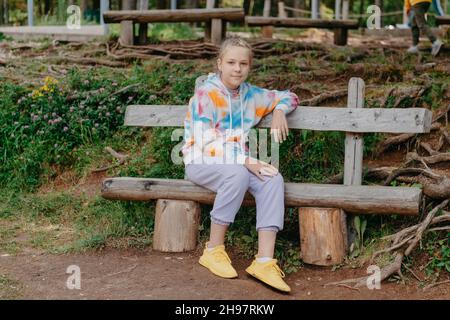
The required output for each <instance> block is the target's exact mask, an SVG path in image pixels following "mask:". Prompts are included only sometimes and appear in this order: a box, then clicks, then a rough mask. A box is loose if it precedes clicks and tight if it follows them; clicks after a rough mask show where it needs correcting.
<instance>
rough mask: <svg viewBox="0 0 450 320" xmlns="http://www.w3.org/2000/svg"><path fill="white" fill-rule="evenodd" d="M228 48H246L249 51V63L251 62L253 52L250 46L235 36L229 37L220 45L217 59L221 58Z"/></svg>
mask: <svg viewBox="0 0 450 320" xmlns="http://www.w3.org/2000/svg"><path fill="white" fill-rule="evenodd" d="M229 47H241V48H246V49H248V51H249V55H250V56H249V58H250V63H251V62H252V60H253V50H252V46H251V45H250V44H249V43H248V42H247V41H245V40H244V39H242V38H240V37H237V36H233V37H229V38H226V39H225V40H224V41H223V42H222V44H221V45H220V49H219V55H218V59H221V60H222V58H223V56H224V54H225V51H226V50H227V49H228V48H229Z"/></svg>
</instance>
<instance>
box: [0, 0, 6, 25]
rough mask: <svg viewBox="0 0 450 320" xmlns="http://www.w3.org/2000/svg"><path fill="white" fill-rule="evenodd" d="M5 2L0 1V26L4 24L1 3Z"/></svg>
mask: <svg viewBox="0 0 450 320" xmlns="http://www.w3.org/2000/svg"><path fill="white" fill-rule="evenodd" d="M4 1H5V0H0V25H2V24H4V19H3V14H4V9H3V2H4Z"/></svg>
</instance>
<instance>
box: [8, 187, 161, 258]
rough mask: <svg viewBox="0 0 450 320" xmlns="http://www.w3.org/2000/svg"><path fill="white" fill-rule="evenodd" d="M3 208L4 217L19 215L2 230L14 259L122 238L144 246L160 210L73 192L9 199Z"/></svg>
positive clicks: (79, 248) (20, 196)
mask: <svg viewBox="0 0 450 320" xmlns="http://www.w3.org/2000/svg"><path fill="white" fill-rule="evenodd" d="M2 203H3V205H2V208H1V209H0V214H1V215H3V216H6V214H8V213H10V212H14V216H11V215H9V214H8V215H9V216H8V217H7V218H5V219H4V220H3V221H2V225H1V229H0V248H1V249H2V250H4V251H6V252H8V253H10V254H17V253H19V252H20V250H21V247H23V246H27V247H31V248H34V249H38V250H41V251H42V250H43V251H45V252H54V253H64V252H74V251H84V250H86V249H98V248H102V247H103V246H104V245H105V244H106V242H107V241H109V240H110V239H111V240H112V239H120V238H122V237H123V238H127V239H126V240H127V243H128V244H133V243H135V244H136V246H140V247H142V243H149V239H150V237H151V234H152V230H153V214H154V208H153V206H152V205H147V204H143V203H131V202H119V201H117V202H114V201H107V200H104V199H102V198H100V197H98V196H93V197H87V196H84V195H83V196H75V195H72V194H70V193H67V192H50V193H47V194H33V193H32V194H19V195H13V196H11V197H7V198H6V197H3V199H2ZM5 213H6V214H5ZM133 239H134V241H133ZM115 243H116V245H117V246H120V243H119V242H117V241H116V242H115Z"/></svg>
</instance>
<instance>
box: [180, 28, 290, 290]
mask: <svg viewBox="0 0 450 320" xmlns="http://www.w3.org/2000/svg"><path fill="white" fill-rule="evenodd" d="M252 58H253V54H252V50H251V47H250V45H249V44H248V43H247V42H246V41H244V40H242V39H240V38H237V37H233V38H228V39H226V40H225V41H224V42H223V44H222V46H221V48H220V51H219V57H218V59H217V67H218V73H217V74H210V75H209V76H208V78H207V79H206V81H205V82H204V84H203V85H202V86H200V87H199V88H197V89H196V91H195V95H194V96H193V97H192V98H191V100H190V103H189V110H188V112H187V115H186V119H185V136H184V139H185V144H184V146H183V148H182V153H183V161H184V163H185V165H186V175H187V178H188V179H189V180H191V181H192V182H194V183H195V184H198V185H201V186H203V187H205V188H208V189H210V190H212V191H214V192H216V193H217V195H216V198H215V201H214V207H213V210H212V211H211V213H210V215H211V231H210V240H209V241H208V242H207V243H206V247H205V249H204V251H203V255H202V256H201V257H200V260H199V263H200V264H201V265H202V266H204V267H206V268H208V269H209V270H210V271H211V272H212V273H214V274H215V275H218V276H220V277H223V278H235V277H237V273H236V270H235V269H234V268H233V266H232V265H231V260H230V258H229V257H228V255H227V253H226V252H225V247H224V238H225V233H226V230H227V228H228V225H229V224H230V223H232V222H233V221H234V218H235V215H236V213H237V212H238V210H239V208H240V206H241V204H242V200H243V198H244V195H245V193H246V191H247V190H248V191H249V192H250V193H251V194H252V195H253V196H254V198H255V201H256V211H257V213H256V220H257V222H256V229H257V231H258V254H257V255H256V257H255V260H254V261H253V262H252V264H251V265H250V266H249V267H248V268H247V269H246V271H247V272H248V273H249V274H251V275H252V276H254V277H255V278H257V279H259V280H261V281H263V282H265V283H266V284H268V285H270V286H272V287H274V288H276V289H278V290H281V291H284V292H289V291H290V288H289V286H288V285H287V284H286V283H285V282H284V280H283V278H284V273H283V271H281V269H280V267H279V266H278V264H277V260H275V259H273V254H274V248H275V239H276V234H277V232H278V231H280V230H282V229H283V220H284V181H283V177H282V176H281V175H280V174H279V173H278V170H277V169H276V168H275V167H273V166H272V165H270V164H268V163H265V162H263V161H260V160H257V159H254V158H251V157H250V156H249V152H248V148H247V146H246V144H245V141H246V138H247V136H248V133H249V131H250V129H251V128H252V127H253V126H255V125H256V124H258V122H259V121H260V120H261V118H263V117H264V116H265V115H267V114H269V113H271V112H272V113H273V120H272V125H271V134H273V135H274V139H275V142H283V141H285V140H286V138H287V135H288V126H287V121H286V117H285V115H286V114H288V113H289V112H292V111H293V110H294V109H295V108H296V107H297V106H298V97H297V96H296V95H295V94H294V93H291V92H289V91H276V90H266V89H262V88H258V87H256V86H252V85H250V84H248V83H247V82H245V80H246V78H247V76H248V73H249V71H250V66H251V63H252Z"/></svg>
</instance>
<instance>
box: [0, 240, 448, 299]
mask: <svg viewBox="0 0 450 320" xmlns="http://www.w3.org/2000/svg"><path fill="white" fill-rule="evenodd" d="M200 251H201V249H200V248H199V249H198V250H196V251H194V252H189V253H162V252H156V251H152V250H150V249H149V250H133V249H128V250H117V249H105V250H102V251H98V252H88V253H80V254H65V255H53V254H48V253H42V252H38V251H35V252H32V251H31V252H27V253H23V254H20V255H17V256H8V255H5V254H0V274H3V275H6V276H7V278H8V279H11V280H13V281H14V283H15V284H16V286H19V287H20V288H21V290H20V291H21V295H20V298H21V299H105V300H109V299H156V300H159V299H167V300H172V299H175V300H178V299H189V300H209V299H218V300H222V299H226V300H241V299H273V300H292V299H294V300H316V299H324V300H334V299H348V300H361V299H365V300H382V299H394V300H397V299H399V300H406V299H450V283H447V284H442V285H440V286H436V287H433V288H430V289H426V290H423V289H422V288H421V287H420V286H419V283H418V282H417V281H415V282H413V281H408V282H407V284H401V283H394V282H383V283H382V284H381V288H380V289H373V290H369V289H368V288H365V287H364V288H360V289H359V290H355V289H349V288H347V287H335V286H327V287H324V284H326V283H329V282H333V281H339V280H343V279H347V278H352V277H360V276H365V275H367V274H366V273H365V271H366V268H360V269H359V268H358V269H350V268H342V269H338V270H335V271H332V270H331V268H330V267H317V266H304V267H303V268H302V269H300V271H298V272H296V273H293V274H290V275H288V276H286V279H285V280H286V282H287V283H288V284H290V286H291V288H292V292H291V293H290V294H284V293H279V292H277V291H276V290H273V289H271V288H270V287H268V286H266V285H264V284H262V283H260V282H259V281H257V280H255V279H254V278H252V277H251V276H249V275H247V274H246V272H245V268H246V267H247V266H248V265H249V264H250V262H251V261H249V260H245V259H242V258H240V257H238V256H236V255H235V254H234V253H233V252H232V251H231V252H230V257H231V259H232V261H233V264H234V266H235V268H236V270H237V271H238V274H239V277H238V278H237V279H222V278H219V277H217V276H215V275H213V274H212V273H210V272H209V271H208V270H207V269H205V268H204V267H202V266H201V265H199V264H198V262H197V260H198V257H199V255H200V254H201V252H200ZM71 265H76V266H78V267H79V268H80V272H81V282H80V289H76V288H75V289H69V288H68V287H67V285H66V283H67V281H68V279H69V277H70V276H71V275H72V274H73V273H66V271H67V268H68V267H69V266H71ZM72 272H73V271H72ZM69 282H70V281H69ZM0 289H1V287H0ZM1 296H2V292H1V290H0V297H1Z"/></svg>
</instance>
